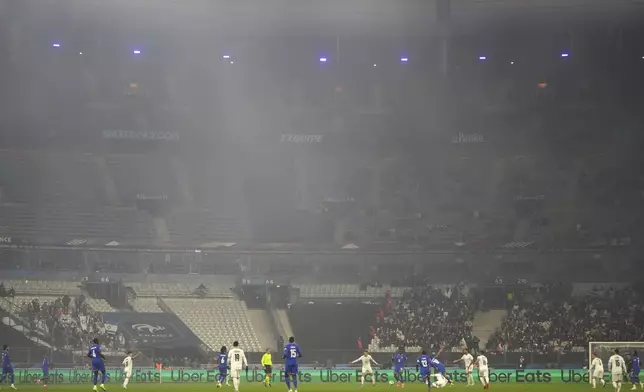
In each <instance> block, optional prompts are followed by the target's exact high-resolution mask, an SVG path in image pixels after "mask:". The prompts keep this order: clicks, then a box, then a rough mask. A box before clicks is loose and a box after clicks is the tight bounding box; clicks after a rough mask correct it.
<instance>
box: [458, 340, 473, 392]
mask: <svg viewBox="0 0 644 392" xmlns="http://www.w3.org/2000/svg"><path fill="white" fill-rule="evenodd" d="M458 362H463V366H464V367H465V374H466V375H467V386H468V387H471V386H473V385H474V377H472V370H473V368H474V367H473V364H474V357H473V356H472V354H470V352H469V350H468V349H463V356H462V357H461V358H460V359H457V360H456V361H454V363H458Z"/></svg>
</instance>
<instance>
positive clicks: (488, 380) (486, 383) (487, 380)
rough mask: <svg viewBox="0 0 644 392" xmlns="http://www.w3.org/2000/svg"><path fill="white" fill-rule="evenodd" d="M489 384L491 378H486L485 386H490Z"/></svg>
mask: <svg viewBox="0 0 644 392" xmlns="http://www.w3.org/2000/svg"><path fill="white" fill-rule="evenodd" d="M489 384H490V377H488V376H485V385H489Z"/></svg>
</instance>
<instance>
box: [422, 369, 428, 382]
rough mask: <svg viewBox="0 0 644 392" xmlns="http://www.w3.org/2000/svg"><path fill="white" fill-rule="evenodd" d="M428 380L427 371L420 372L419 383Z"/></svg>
mask: <svg viewBox="0 0 644 392" xmlns="http://www.w3.org/2000/svg"><path fill="white" fill-rule="evenodd" d="M428 378H429V370H421V371H420V381H422V382H425V380H427V379H428Z"/></svg>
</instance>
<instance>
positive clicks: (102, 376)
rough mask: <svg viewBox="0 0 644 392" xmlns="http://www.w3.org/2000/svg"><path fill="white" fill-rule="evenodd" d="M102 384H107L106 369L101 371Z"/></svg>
mask: <svg viewBox="0 0 644 392" xmlns="http://www.w3.org/2000/svg"><path fill="white" fill-rule="evenodd" d="M101 384H105V370H103V371H102V372H101Z"/></svg>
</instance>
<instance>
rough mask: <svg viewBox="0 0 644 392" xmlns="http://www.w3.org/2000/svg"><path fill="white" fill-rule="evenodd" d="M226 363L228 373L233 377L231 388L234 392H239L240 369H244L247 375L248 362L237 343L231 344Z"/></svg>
mask: <svg viewBox="0 0 644 392" xmlns="http://www.w3.org/2000/svg"><path fill="white" fill-rule="evenodd" d="M228 363H229V364H230V373H231V375H232V377H233V387H234V388H235V392H239V379H240V378H241V371H242V369H244V368H245V369H246V374H248V361H247V360H246V355H245V354H244V350H242V349H241V348H239V342H238V341H234V342H233V348H232V349H231V350H230V351H229V352H228Z"/></svg>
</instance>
